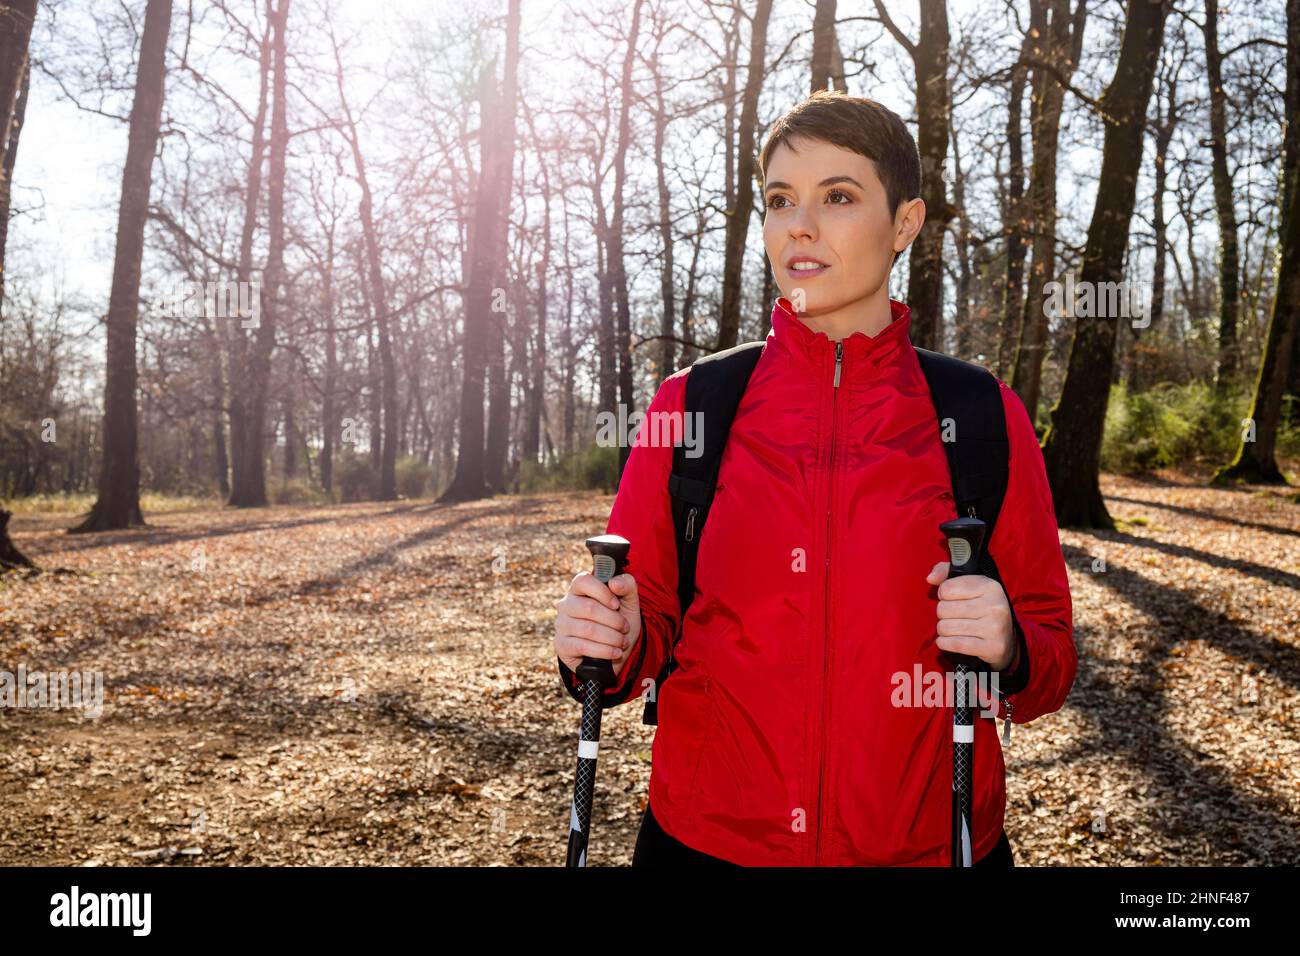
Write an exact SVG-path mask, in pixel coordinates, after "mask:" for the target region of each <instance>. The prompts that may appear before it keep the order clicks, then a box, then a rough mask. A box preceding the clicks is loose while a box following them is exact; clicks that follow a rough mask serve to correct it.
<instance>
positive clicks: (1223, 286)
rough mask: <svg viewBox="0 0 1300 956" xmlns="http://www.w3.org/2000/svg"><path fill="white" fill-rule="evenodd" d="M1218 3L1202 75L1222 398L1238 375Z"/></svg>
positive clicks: (1209, 2) (1213, 1)
mask: <svg viewBox="0 0 1300 956" xmlns="http://www.w3.org/2000/svg"><path fill="white" fill-rule="evenodd" d="M1218 20H1219V0H1205V23H1204V25H1203V26H1202V29H1201V32H1202V35H1203V36H1204V37H1205V72H1206V77H1207V79H1208V80H1209V84H1210V158H1211V167H1212V170H1213V175H1214V209H1215V212H1216V213H1217V215H1218V219H1219V263H1218V265H1219V367H1218V372H1217V374H1216V375H1215V378H1214V386H1215V389H1216V391H1218V392H1219V394H1221V395H1222V394H1225V393H1226V392H1227V391H1228V388H1229V386H1230V385H1231V384H1232V382H1233V379H1235V378H1236V375H1237V366H1238V364H1239V357H1238V354H1237V349H1238V346H1237V314H1238V311H1239V302H1238V299H1239V295H1240V290H1239V287H1238V279H1237V276H1238V273H1239V271H1240V266H1239V264H1238V256H1237V211H1236V209H1235V207H1234V206H1233V198H1232V175H1231V173H1229V171H1228V96H1227V93H1225V92H1224V89H1223V58H1222V56H1221V55H1220V54H1219V23H1218Z"/></svg>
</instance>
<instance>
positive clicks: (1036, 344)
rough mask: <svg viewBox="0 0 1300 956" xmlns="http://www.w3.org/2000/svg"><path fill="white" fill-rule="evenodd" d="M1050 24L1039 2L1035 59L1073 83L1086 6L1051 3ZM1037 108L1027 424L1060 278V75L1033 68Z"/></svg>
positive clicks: (1021, 362)
mask: <svg viewBox="0 0 1300 956" xmlns="http://www.w3.org/2000/svg"><path fill="white" fill-rule="evenodd" d="M1050 4H1051V6H1050V13H1051V22H1050V23H1047V22H1046V17H1047V14H1048V12H1049V8H1047V7H1046V6H1043V5H1040V4H1035V8H1034V10H1033V11H1032V12H1033V13H1034V14H1036V15H1038V16H1039V20H1038V23H1035V22H1034V21H1033V20H1032V19H1031V21H1030V30H1031V31H1032V30H1034V29H1036V28H1037V29H1039V30H1040V31H1041V33H1042V35H1043V37H1045V38H1047V39H1046V41H1045V42H1043V43H1040V44H1035V45H1034V49H1033V51H1032V52H1033V55H1034V57H1035V58H1036V59H1042V60H1044V61H1046V62H1047V63H1048V64H1051V65H1053V66H1055V67H1056V69H1057V70H1058V71H1059V72H1060V74H1061V75H1062V76H1063V77H1064V78H1065V79H1067V80H1068V79H1069V78H1070V77H1071V76H1072V75H1073V74H1074V70H1075V66H1076V65H1077V63H1078V62H1079V56H1080V54H1081V52H1082V49H1083V28H1084V22H1085V21H1084V17H1085V14H1086V7H1085V5H1084V0H1079V8H1078V10H1077V12H1076V14H1075V16H1074V17H1073V18H1072V17H1071V16H1070V4H1069V0H1050ZM1033 101H1034V103H1035V104H1036V108H1032V109H1031V114H1030V115H1031V121H1030V122H1031V129H1032V133H1033V153H1034V165H1033V171H1032V172H1031V174H1030V184H1029V195H1028V200H1029V201H1028V218H1029V222H1030V229H1031V231H1032V234H1033V238H1032V241H1031V247H1032V252H1033V258H1032V260H1031V265H1030V270H1029V292H1028V294H1027V295H1026V296H1025V303H1024V310H1025V311H1024V317H1023V319H1022V320H1021V323H1020V341H1019V343H1018V344H1017V347H1016V362H1015V369H1014V371H1013V372H1012V378H1011V387H1012V388H1013V389H1014V390H1015V392H1016V394H1017V395H1019V396H1020V400H1021V401H1022V402H1024V405H1025V410H1026V411H1028V412H1029V420H1030V421H1031V422H1032V421H1035V420H1036V419H1037V418H1038V403H1039V398H1040V395H1041V392H1042V382H1043V359H1044V357H1045V356H1046V354H1047V330H1048V301H1049V298H1050V294H1051V293H1050V290H1049V288H1048V285H1049V283H1051V282H1054V281H1058V277H1057V275H1056V180H1057V168H1056V158H1057V151H1058V146H1059V143H1060V133H1061V110H1062V108H1063V106H1064V103H1065V87H1064V86H1063V85H1062V84H1061V81H1060V80H1059V79H1057V76H1056V74H1055V73H1054V72H1053V71H1051V70H1048V69H1046V68H1037V69H1035V70H1034V95H1033Z"/></svg>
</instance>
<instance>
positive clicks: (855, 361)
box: [767, 296, 912, 380]
mask: <svg viewBox="0 0 1300 956" xmlns="http://www.w3.org/2000/svg"><path fill="white" fill-rule="evenodd" d="M889 311H890V315H891V317H892V318H891V321H890V323H889V325H887V326H885V327H884V328H883V329H881V330H880V331H879V332H877V333H876V335H875V336H874V337H872V336H869V335H867V334H866V333H865V332H854V333H853V334H852V335H850V336H848V337H847V338H845V339H844V351H843V360H842V363H841V380H843V379H844V378H845V377H848V378H850V379H852V378H856V377H858V376H860V375H871V374H874V373H875V370H877V369H880V368H881V367H882V366H885V365H890V364H894V363H897V362H898V361H899V360H900V358H901V357H902V356H903V355H905V354H906V352H907V351H908V350H909V349H910V348H911V347H912V340H911V338H910V337H909V335H908V330H909V328H910V326H911V324H912V310H911V308H910V307H909V306H907V305H905V304H904V303H902V302H899V301H898V300H897V299H890V300H889ZM767 339H768V343H769V344H775V345H776V346H777V348H778V349H779V350H781V351H783V352H785V353H787V354H788V355H789V356H790V357H791V358H793V359H794V360H795V361H797V362H798V363H800V364H805V365H808V366H810V367H811V368H813V369H816V370H819V369H821V368H823V367H825V364H826V363H827V362H829V363H830V364H831V365H832V366H833V365H834V364H835V343H834V342H832V341H831V340H830V338H828V337H827V335H826V333H825V332H814V331H813V330H812V329H810V328H809V327H808V326H807V325H805V324H804V322H803V320H802V319H800V318H799V316H798V314H797V313H796V312H795V311H794V306H793V305H792V304H791V302H790V300H789V299H788V298H786V297H785V296H780V297H779V298H778V299H777V300H776V304H775V305H773V306H772V331H770V332H769V333H768V334H767Z"/></svg>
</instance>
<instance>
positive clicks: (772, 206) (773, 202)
mask: <svg viewBox="0 0 1300 956" xmlns="http://www.w3.org/2000/svg"><path fill="white" fill-rule="evenodd" d="M784 198H785V197H784V196H773V197H772V198H771V199H769V200H768V201H767V208H768V209H778V208H780V207H779V206H777V205H776V201H777V200H778V199H784Z"/></svg>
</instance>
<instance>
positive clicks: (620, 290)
mask: <svg viewBox="0 0 1300 956" xmlns="http://www.w3.org/2000/svg"><path fill="white" fill-rule="evenodd" d="M641 6H642V0H636V4H635V5H634V6H633V8H632V31H631V33H630V34H629V35H628V38H627V49H626V51H625V52H624V54H623V76H622V82H621V86H622V90H623V97H622V102H621V104H620V108H619V114H618V149H617V151H616V152H615V154H614V221H613V223H612V224H611V228H610V235H609V268H610V281H611V283H612V284H613V287H614V301H615V304H616V305H617V308H618V340H617V345H618V393H619V395H618V397H619V402H620V404H621V405H622V406H623V408H624V409H626V414H627V415H628V416H631V414H632V412H633V411H634V410H635V408H636V395H635V394H634V392H633V384H632V306H631V303H630V302H629V301H628V289H627V268H626V266H625V263H624V261H623V260H624V252H623V218H624V211H625V209H626V205H627V204H626V203H625V201H624V199H623V190H624V188H625V186H626V183H627V150H628V146H630V145H631V139H632V98H633V95H634V93H635V91H634V90H633V88H632V64H633V62H634V61H635V59H636V44H637V38H638V37H639V35H640V32H641ZM631 451H632V448H631V443H630V442H626V441H620V442H619V446H618V471H619V474H620V475H621V474H622V473H623V467H624V466H625V465H626V464H627V456H628V454H629V453H630V452H631Z"/></svg>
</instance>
